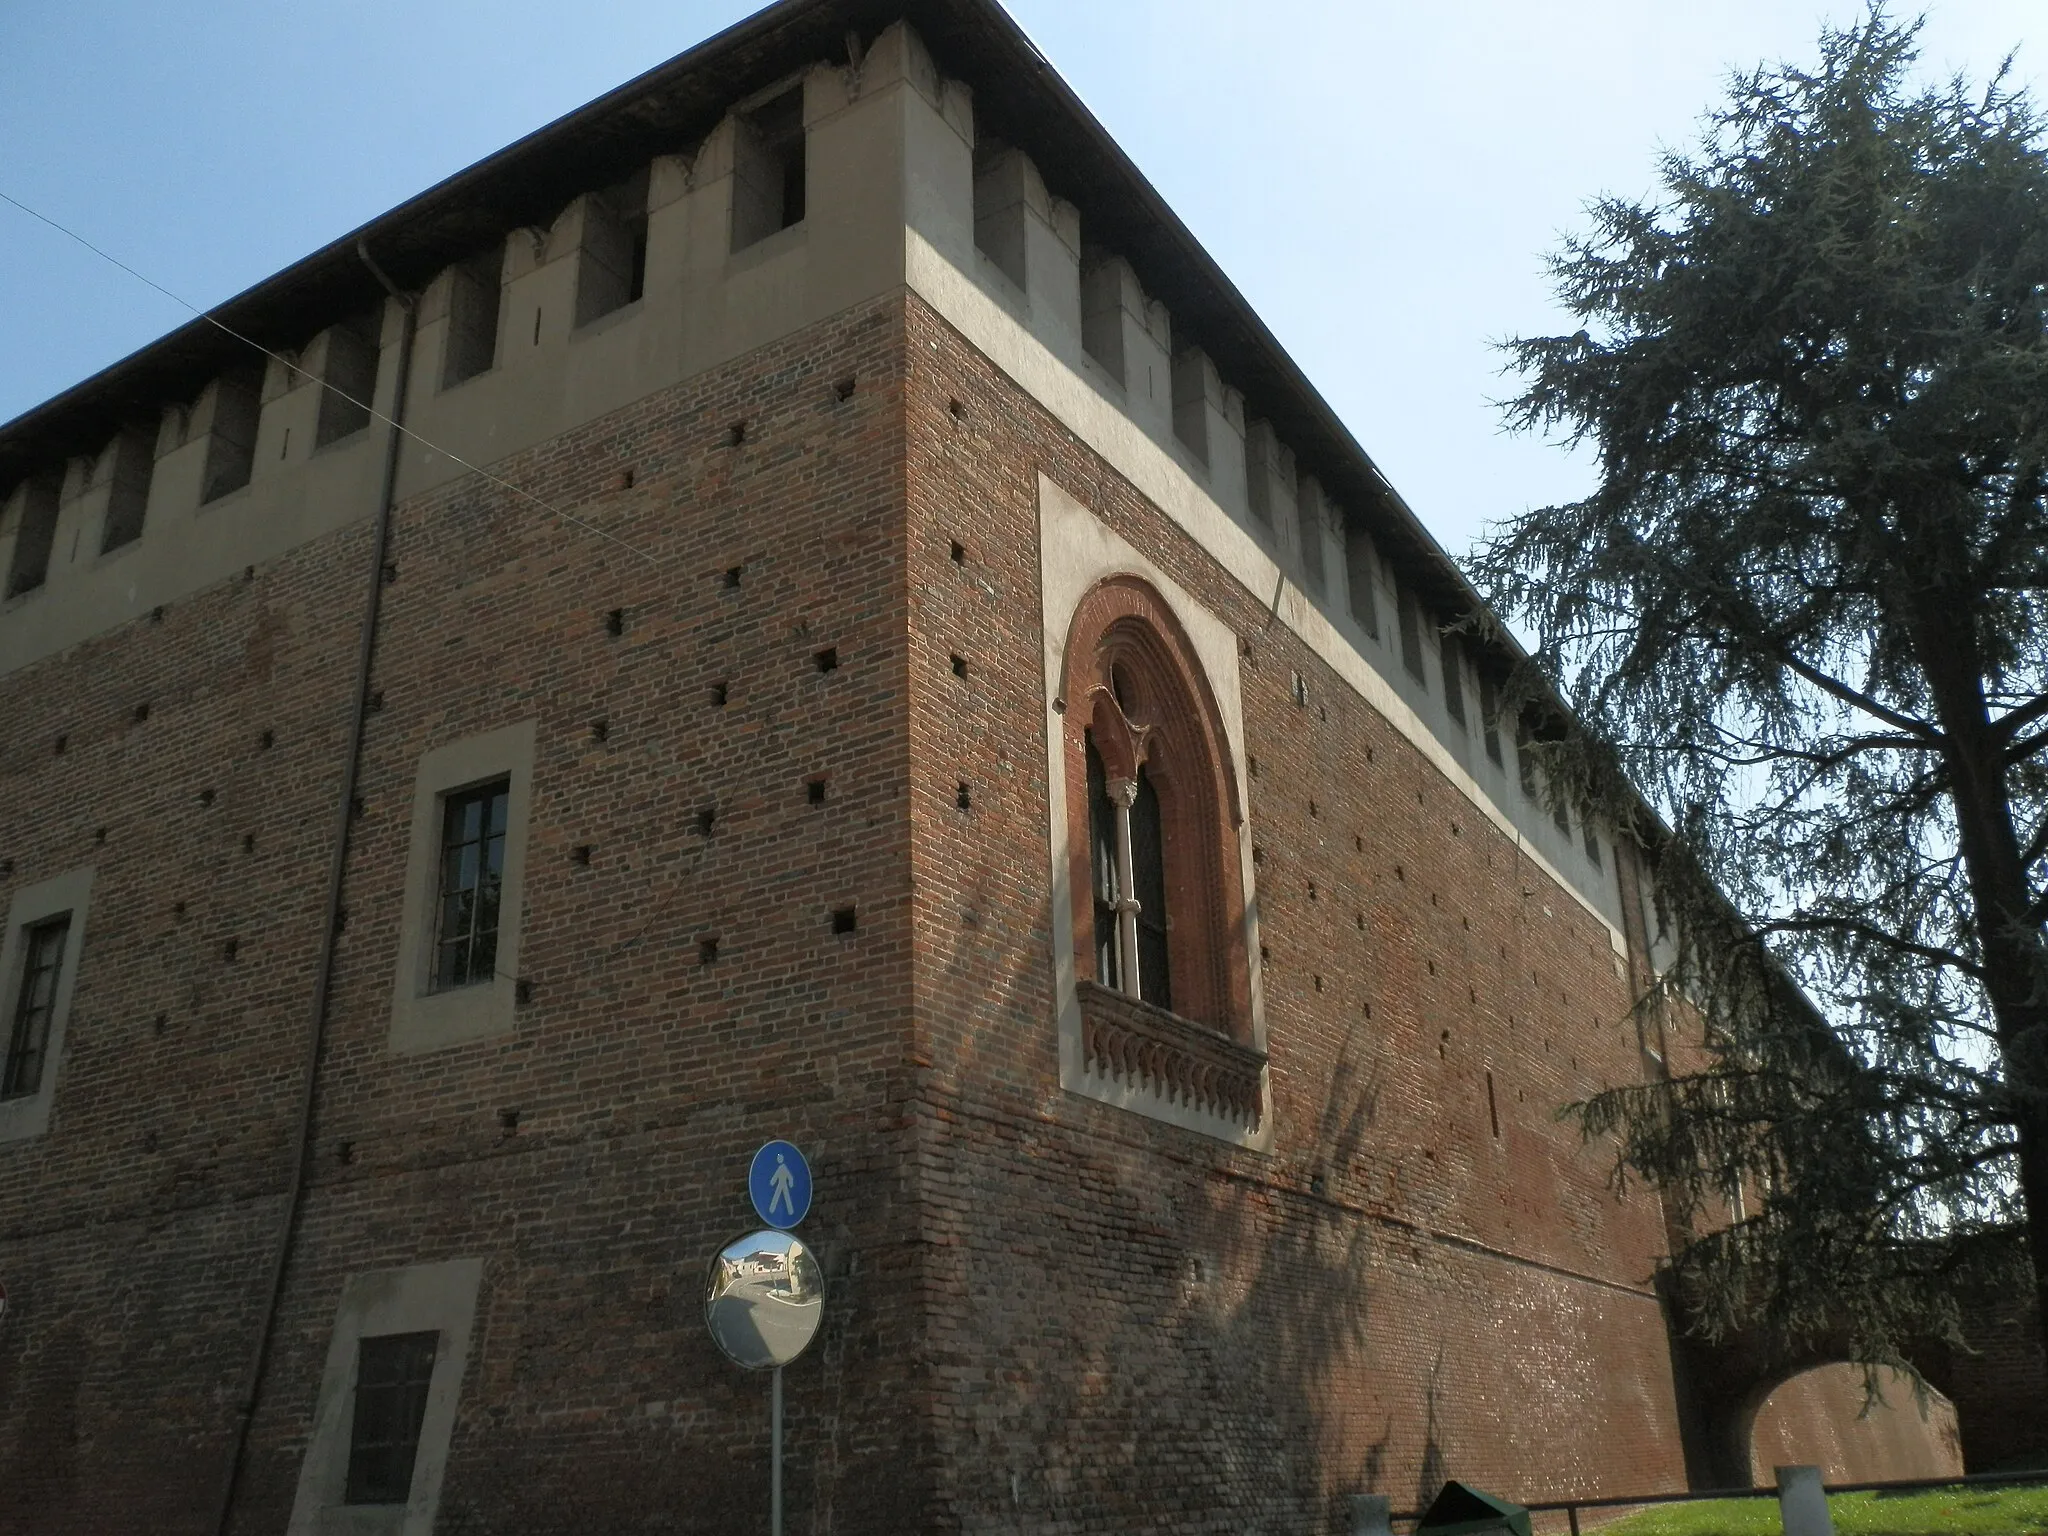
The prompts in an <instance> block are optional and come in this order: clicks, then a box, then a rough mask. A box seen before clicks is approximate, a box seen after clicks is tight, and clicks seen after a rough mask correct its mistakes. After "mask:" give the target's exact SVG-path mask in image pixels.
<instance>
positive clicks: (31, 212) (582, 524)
mask: <svg viewBox="0 0 2048 1536" xmlns="http://www.w3.org/2000/svg"><path fill="white" fill-rule="evenodd" d="M0 202H6V203H11V204H13V206H15V207H16V208H19V209H20V210H21V211H22V212H23V213H25V214H27V215H28V216H29V217H30V218H32V219H35V220H37V221H38V222H40V223H43V224H47V225H49V226H50V228H52V229H54V230H56V231H57V233H58V234H60V235H63V236H65V237H66V238H67V239H70V240H75V241H76V242H77V243H78V244H80V245H82V246H84V247H85V248H86V249H87V250H88V251H91V252H92V253H93V255H95V256H97V257H99V258H100V260H102V261H105V262H108V263H111V264H112V265H114V266H116V267H119V268H120V269H121V270H122V271H123V272H126V273H127V274H128V275H129V276H130V277H132V278H134V279H135V280H136V281H137V282H139V283H142V284H144V285H145V286H147V287H150V288H154V289H155V290H156V291H157V292H158V293H160V294H162V295H163V296H164V297H165V298H167V299H169V300H170V301H171V302H172V303H173V304H176V305H178V306H179V307H180V308H182V309H187V310H190V311H191V312H192V313H193V314H194V315H197V316H198V317H199V318H200V319H201V320H204V321H205V322H206V323H207V324H208V325H210V326H212V327H213V328H214V329H215V330H217V331H220V332H221V333H222V334H223V335H226V336H231V337H233V338H234V339H235V340H236V341H238V342H240V343H241V344H242V345H243V346H245V347H249V348H251V349H253V350H254V351H257V352H260V353H261V354H262V355H263V356H265V357H267V358H269V359H270V360H271V361H272V362H275V363H280V364H282V365H283V366H284V367H286V368H288V369H290V370H291V371H292V372H293V373H295V374H297V375H298V376H299V377H300V378H302V379H307V380H310V381H311V382H313V383H315V384H318V385H320V386H321V387H322V388H323V389H327V390H331V391H333V392H334V393H335V394H336V395H338V396H340V397H341V398H342V399H343V400H346V401H347V402H348V403H349V404H350V405H352V406H354V407H355V408H356V409H357V410H359V411H367V412H368V413H369V416H370V419H371V420H373V421H379V422H382V423H383V424H384V425H385V426H387V427H392V428H394V429H396V430H397V431H398V432H400V433H402V434H403V435H404V436H406V437H409V438H411V439H412V440H413V441H414V442H416V443H418V444H419V445H420V446H421V447H422V448H425V449H427V450H428V451H430V452H432V453H438V454H440V455H442V456H443V457H444V458H446V459H447V460H449V462H451V463H453V464H458V465H460V466H461V467H462V468H464V469H466V470H468V471H469V472H470V473H472V474H475V475H481V476H482V477H483V478H484V479H486V480H488V481H490V482H491V484H493V485H496V486H501V487H502V488H504V489H505V490H508V491H510V492H511V493H512V494H513V495H514V496H517V497H518V498H520V500H522V501H530V502H532V503H533V504H534V505H535V506H536V507H539V508H540V509H541V510H542V511H543V512H546V513H547V514H548V515H549V516H551V517H558V518H560V519H561V520H562V521H563V522H565V523H573V524H575V525H576V526H577V527H578V528H581V529H583V530H585V531H586V532H589V533H594V534H596V535H597V536H598V537H599V538H601V539H605V540H608V541H610V542H611V543H613V544H616V545H618V546H619V548H621V549H623V550H625V551H626V552H627V553H628V554H632V555H636V556H638V557H639V558H640V559H642V560H645V561H647V562H648V563H649V564H650V565H658V564H660V561H659V560H657V559H656V558H655V557H654V556H653V555H651V554H649V553H648V552H647V551H646V550H644V549H642V548H640V547H639V546H638V545H637V544H633V543H630V542H628V541H627V540H625V539H622V538H620V537H619V536H618V535H617V534H615V533H610V532H607V531H606V530H605V529H603V528H600V527H598V526H597V525H596V524H595V523H591V522H586V521H585V520H584V519H582V518H580V517H578V516H576V515H575V514H574V513H572V512H564V511H563V510H562V509H561V508H560V507H558V506H555V505H554V504H553V503H552V502H549V501H547V500H545V499H543V498H542V497H539V496H536V495H534V494H533V492H531V491H529V490H526V489H524V488H523V487H521V486H517V485H514V484H513V483H512V482H511V481H510V480H507V479H506V478H504V476H502V475H496V474H493V473H491V471H490V470H488V469H485V468H484V467H483V466H482V465H481V464H476V463H472V462H471V461H470V460H468V459H465V458H464V457H463V456H462V455H461V454H459V453H454V452H451V451H450V450H449V449H447V448H444V447H442V446H441V445H440V444H439V443H437V442H434V441H433V440H432V439H431V438H427V437H423V436H421V435H420V434H419V433H418V432H415V431H414V430H413V429H412V428H411V427H408V426H406V425H405V424H404V423H402V422H397V421H393V420H392V419H391V418H390V417H389V416H387V415H385V414H384V413H383V412H382V411H380V410H378V409H377V408H376V407H375V406H374V405H372V404H371V403H370V402H369V401H367V400H358V399H357V398H356V397H355V396H354V395H351V394H350V393H349V392H348V391H347V390H345V389H342V388H340V387H339V386H338V385H335V384H332V383H329V382H328V381H327V380H325V379H315V378H314V377H313V375H312V374H310V373H308V372H307V371H306V370H305V369H303V368H301V367H300V366H299V365H298V364H297V363H295V362H293V361H292V360H291V359H290V358H288V357H285V356H284V355H282V354H281V353H277V352H273V351H271V350H270V348H268V347H266V346H264V345H263V344H262V343H261V342H259V341H256V340H254V339H253V338H251V337H248V336H245V335H243V334H242V333H241V332H240V331H238V330H236V329H235V328H234V327H233V326H231V325H229V324H227V323H226V322H225V321H223V320H221V319H220V318H219V317H218V316H216V315H214V314H213V313H212V312H210V311H208V310H204V309H201V308H200V307H199V306H198V305H197V304H194V303H192V302H191V301H190V300H188V299H185V298H183V297H181V296H180V295H178V294H175V293H173V292H171V290H170V289H168V288H166V287H165V286H164V285H163V284H162V283H160V282H158V281H156V279H155V278H152V277H150V276H148V275H147V274H145V273H142V272H138V271H136V270H135V268H133V267H131V266H129V265H128V263H127V262H125V261H123V260H121V258H120V257H118V256H114V255H111V254H110V253H108V252H106V251H104V250H102V249H100V247H98V246H97V245H94V244H93V243H92V242H91V241H90V240H88V239H86V238H85V236H83V235H81V234H80V233H78V231H77V230H75V229H70V228H67V227H66V226H64V225H63V224H60V223H58V222H57V220H55V219H53V218H51V217H50V216H49V215H48V214H46V213H42V212H39V211H38V210H36V209H34V208H31V207H30V206H29V205H28V204H27V203H24V202H23V201H22V200H21V199H20V198H18V197H14V196H12V195H11V194H9V193H8V192H6V191H5V190H4V189H0Z"/></svg>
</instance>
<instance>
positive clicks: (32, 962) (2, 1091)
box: [0, 912, 71, 1099]
mask: <svg viewBox="0 0 2048 1536" xmlns="http://www.w3.org/2000/svg"><path fill="white" fill-rule="evenodd" d="M70 932H71V914H70V913H68V912H67V913H65V914H64V915H63V916H61V917H52V918H48V919H45V920H44V921H43V922H40V923H36V924H34V925H33V926H32V927H30V928H29V929H28V930H27V931H26V932H24V933H23V934H22V941H21V956H22V959H21V989H20V991H19V992H17V993H16V994H15V999H14V1027H13V1029H12V1030H11V1031H9V1033H8V1037H7V1067H6V1071H5V1073H4V1075H0V1099H19V1098H26V1097H28V1096H29V1095H31V1094H33V1093H34V1092H35V1091H36V1090H37V1089H38V1088H40V1087H41V1086H42V1083H43V1060H44V1057H45V1056H46V1055H47V1054H48V1051H49V1046H50V1020H51V1018H52V1017H53V1016H54V1015H55V1014H56V1012H57V978H58V976H59V974H60V973H61V972H62V970H63V966H64V941H65V939H66V938H67V937H68V936H69V934H70Z"/></svg>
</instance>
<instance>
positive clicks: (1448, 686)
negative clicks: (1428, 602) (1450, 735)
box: [1441, 635, 1465, 726]
mask: <svg viewBox="0 0 2048 1536" xmlns="http://www.w3.org/2000/svg"><path fill="white" fill-rule="evenodd" d="M1441 654H1442V656H1443V663H1444V709H1445V710H1446V711H1448V712H1449V714H1450V717H1451V718H1452V719H1453V720H1455V721H1457V722H1458V724H1459V725H1461V726H1462V725H1463V724H1464V723H1465V669H1464V665H1463V659H1462V657H1461V655H1460V647H1459V645H1458V637H1457V636H1456V635H1445V636H1444V637H1443V645H1442V647H1441Z"/></svg>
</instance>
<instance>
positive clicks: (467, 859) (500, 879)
mask: <svg viewBox="0 0 2048 1536" xmlns="http://www.w3.org/2000/svg"><path fill="white" fill-rule="evenodd" d="M511 796H512V786H511V782H510V781H509V780H506V779H500V780H498V781H497V782H496V783H495V784H486V785H484V786H482V787H481V788H478V789H469V790H464V791H463V792H461V793H460V794H454V795H450V796H448V797H447V799H446V800H445V801H443V802H442V815H441V879H440V901H439V903H438V912H439V921H438V923H437V925H436V928H435V932H434V990H435V991H437V992H441V991H446V990H448V989H450V988H453V987H466V986H470V985H472V984H473V983H476V982H487V981H489V980H490V979H491V978H492V976H493V975H495V974H496V971H497V961H498V901H499V893H500V891H501V889H502V887H503V884H504V879H505V818H506V812H507V810H508V808H509V805H510V802H511Z"/></svg>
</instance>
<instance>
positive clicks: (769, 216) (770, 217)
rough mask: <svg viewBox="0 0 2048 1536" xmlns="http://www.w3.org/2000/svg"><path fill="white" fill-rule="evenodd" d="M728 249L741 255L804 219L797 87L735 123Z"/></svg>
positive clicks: (799, 92)
mask: <svg viewBox="0 0 2048 1536" xmlns="http://www.w3.org/2000/svg"><path fill="white" fill-rule="evenodd" d="M738 126H739V139H738V142H737V144H736V146H735V154H736V162H735V165H734V174H733V187H732V248H733V249H734V250H735V251H743V250H745V249H746V248H747V247H748V246H750V245H752V244H753V243H754V242H755V241H757V240H765V239H767V238H768V236H770V235H772V234H774V233H775V232H776V231H777V230H779V229H787V228H789V227H790V225H792V224H801V223H802V222H803V218H804V92H803V87H802V86H798V87H796V88H795V89H793V90H789V91H785V92H783V94H782V95H780V96H778V97H776V98H775V99H774V100H773V101H771V102H769V103H768V104H767V105H766V106H762V107H757V108H755V109H754V110H753V111H752V112H749V113H746V114H745V115H744V116H742V117H741V118H740V120H739V124H738Z"/></svg>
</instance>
